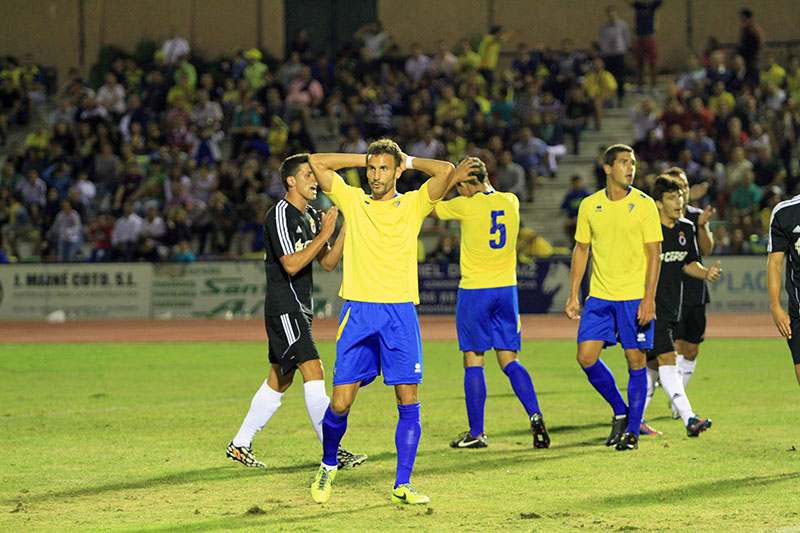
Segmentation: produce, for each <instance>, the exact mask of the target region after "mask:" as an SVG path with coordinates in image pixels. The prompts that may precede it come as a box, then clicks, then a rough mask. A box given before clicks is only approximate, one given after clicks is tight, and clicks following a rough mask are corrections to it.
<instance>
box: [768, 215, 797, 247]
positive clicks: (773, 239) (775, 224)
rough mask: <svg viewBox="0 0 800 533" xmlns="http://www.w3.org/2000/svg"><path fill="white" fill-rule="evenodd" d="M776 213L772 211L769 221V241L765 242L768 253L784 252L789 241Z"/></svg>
mask: <svg viewBox="0 0 800 533" xmlns="http://www.w3.org/2000/svg"><path fill="white" fill-rule="evenodd" d="M777 214H778V213H777V212H776V211H773V212H772V217H770V221H769V243H768V244H767V252H769V253H773V252H785V251H786V250H788V249H789V243H790V242H791V240H790V239H789V235H788V234H787V232H786V229H784V228H783V227H782V226H781V223H780V221H779V220H778V217H777V216H776V215H777Z"/></svg>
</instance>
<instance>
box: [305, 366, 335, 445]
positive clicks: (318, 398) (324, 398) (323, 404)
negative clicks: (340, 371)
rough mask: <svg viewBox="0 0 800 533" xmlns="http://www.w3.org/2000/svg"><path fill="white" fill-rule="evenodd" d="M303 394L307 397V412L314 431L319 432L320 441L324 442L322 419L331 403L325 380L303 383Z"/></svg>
mask: <svg viewBox="0 0 800 533" xmlns="http://www.w3.org/2000/svg"><path fill="white" fill-rule="evenodd" d="M303 392H304V394H305V397H306V410H307V411H308V418H309V420H311V425H312V426H314V431H316V432H317V437H318V438H319V441H320V442H322V418H323V417H324V416H325V411H326V410H327V409H328V405H330V403H331V401H330V398H328V395H327V394H325V380H322V379H318V380H317V379H315V380H313V381H306V382H305V383H303Z"/></svg>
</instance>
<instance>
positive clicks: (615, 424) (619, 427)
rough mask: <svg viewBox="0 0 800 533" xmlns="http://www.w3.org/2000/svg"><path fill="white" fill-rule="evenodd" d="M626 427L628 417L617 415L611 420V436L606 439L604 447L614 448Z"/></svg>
mask: <svg viewBox="0 0 800 533" xmlns="http://www.w3.org/2000/svg"><path fill="white" fill-rule="evenodd" d="M626 427H628V415H619V416H615V417H614V418H612V419H611V434H609V436H608V439H606V446H616V445H617V443H618V442H619V441H620V439H622V434H623V433H625V428H626Z"/></svg>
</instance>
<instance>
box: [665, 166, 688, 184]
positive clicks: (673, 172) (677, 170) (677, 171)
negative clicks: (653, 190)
mask: <svg viewBox="0 0 800 533" xmlns="http://www.w3.org/2000/svg"><path fill="white" fill-rule="evenodd" d="M664 175H665V176H670V177H673V178H677V179H679V180H682V179H683V178H686V181H687V182H688V181H689V178H688V176H686V172H684V171H683V169H682V168H681V167H669V168H668V169H667V170H665V171H664Z"/></svg>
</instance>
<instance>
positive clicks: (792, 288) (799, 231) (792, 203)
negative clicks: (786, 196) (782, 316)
mask: <svg viewBox="0 0 800 533" xmlns="http://www.w3.org/2000/svg"><path fill="white" fill-rule="evenodd" d="M767 251H768V252H769V253H773V252H783V253H785V254H786V292H787V293H788V294H789V312H790V313H791V314H792V315H794V316H797V315H798V310H799V309H800V195H798V196H795V197H794V198H792V199H791V200H786V201H783V202H780V203H779V204H778V205H776V206H775V208H774V209H773V210H772V215H771V216H770V219H769V244H768V245H767Z"/></svg>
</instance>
